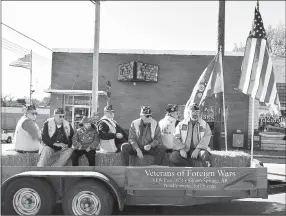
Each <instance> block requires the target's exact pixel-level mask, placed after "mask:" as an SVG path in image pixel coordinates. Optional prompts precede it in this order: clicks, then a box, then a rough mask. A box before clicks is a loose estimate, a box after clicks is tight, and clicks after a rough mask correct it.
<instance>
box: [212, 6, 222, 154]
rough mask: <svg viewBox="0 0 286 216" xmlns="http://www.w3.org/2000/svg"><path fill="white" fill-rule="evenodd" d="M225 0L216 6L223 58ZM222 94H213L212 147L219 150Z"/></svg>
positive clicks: (219, 41) (219, 43) (219, 42)
mask: <svg viewBox="0 0 286 216" xmlns="http://www.w3.org/2000/svg"><path fill="white" fill-rule="evenodd" d="M224 36H225V0H219V8H218V38H217V39H218V50H219V49H220V46H221V56H222V59H223V58H224V44H225V39H224V38H225V37H224ZM222 95H223V94H222V93H221V92H220V93H216V94H215V110H214V112H215V113H214V137H213V138H214V139H213V140H214V141H213V149H214V150H221V126H222V125H221V124H222V116H221V115H222V112H223V111H222V106H223V99H222V98H223V96H222Z"/></svg>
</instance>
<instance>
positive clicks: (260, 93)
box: [256, 46, 269, 98]
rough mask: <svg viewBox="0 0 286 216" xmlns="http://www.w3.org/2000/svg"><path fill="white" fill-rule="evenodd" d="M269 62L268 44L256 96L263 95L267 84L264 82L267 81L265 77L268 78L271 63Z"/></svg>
mask: <svg viewBox="0 0 286 216" xmlns="http://www.w3.org/2000/svg"><path fill="white" fill-rule="evenodd" d="M268 62H269V53H268V49H267V46H266V48H265V52H264V58H263V65H262V68H261V73H260V78H259V85H258V89H257V93H256V98H261V96H262V90H263V86H264V85H265V84H264V83H265V79H266V72H267V66H268V64H269V63H268ZM268 79H269V78H268ZM267 84H268V82H267Z"/></svg>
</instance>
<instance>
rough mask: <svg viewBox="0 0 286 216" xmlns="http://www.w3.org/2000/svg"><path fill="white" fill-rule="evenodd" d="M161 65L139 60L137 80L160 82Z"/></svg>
mask: <svg viewBox="0 0 286 216" xmlns="http://www.w3.org/2000/svg"><path fill="white" fill-rule="evenodd" d="M158 71H159V66H157V65H152V64H145V63H142V62H137V80H138V81H146V82H158Z"/></svg>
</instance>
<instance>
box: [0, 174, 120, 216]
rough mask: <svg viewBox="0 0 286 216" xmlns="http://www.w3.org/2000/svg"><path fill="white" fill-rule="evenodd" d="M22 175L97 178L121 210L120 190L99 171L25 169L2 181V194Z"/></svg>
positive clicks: (110, 179)
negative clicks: (111, 194)
mask: <svg viewBox="0 0 286 216" xmlns="http://www.w3.org/2000/svg"><path fill="white" fill-rule="evenodd" d="M22 177H36V178H44V179H45V178H48V177H59V178H63V177H82V178H91V179H94V180H99V181H101V182H103V183H104V184H105V185H106V186H107V187H108V188H109V189H110V190H111V192H112V193H113V194H114V195H115V197H116V200H117V202H118V207H119V210H120V211H122V210H123V207H124V196H123V194H122V192H121V191H120V188H119V186H118V185H117V183H116V182H115V181H114V180H113V179H112V178H110V177H109V176H108V175H106V174H103V173H100V172H92V171H84V172H83V171H26V172H22V173H19V174H16V175H14V176H12V177H10V178H8V179H7V180H6V181H4V182H3V183H2V186H1V190H2V194H4V193H5V190H6V188H7V186H8V185H9V184H10V183H11V182H12V181H14V180H15V179H18V178H22Z"/></svg>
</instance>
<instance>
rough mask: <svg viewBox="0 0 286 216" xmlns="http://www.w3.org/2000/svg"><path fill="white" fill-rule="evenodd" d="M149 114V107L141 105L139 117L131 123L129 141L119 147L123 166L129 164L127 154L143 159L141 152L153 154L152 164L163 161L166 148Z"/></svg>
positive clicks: (157, 126) (158, 163) (158, 127)
mask: <svg viewBox="0 0 286 216" xmlns="http://www.w3.org/2000/svg"><path fill="white" fill-rule="evenodd" d="M151 116H152V113H151V109H150V107H149V106H143V107H142V108H141V113H140V118H139V119H136V120H134V121H133V122H132V123H131V127H130V130H129V143H126V144H123V145H122V147H121V151H122V161H123V165H124V166H129V155H137V156H138V157H139V158H140V159H143V157H144V156H143V154H150V155H153V156H155V161H154V165H161V164H162V163H163V160H164V158H165V151H166V148H165V147H164V146H163V143H162V138H161V130H160V126H159V124H158V122H157V121H156V120H155V119H153V118H152V117H151Z"/></svg>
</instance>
